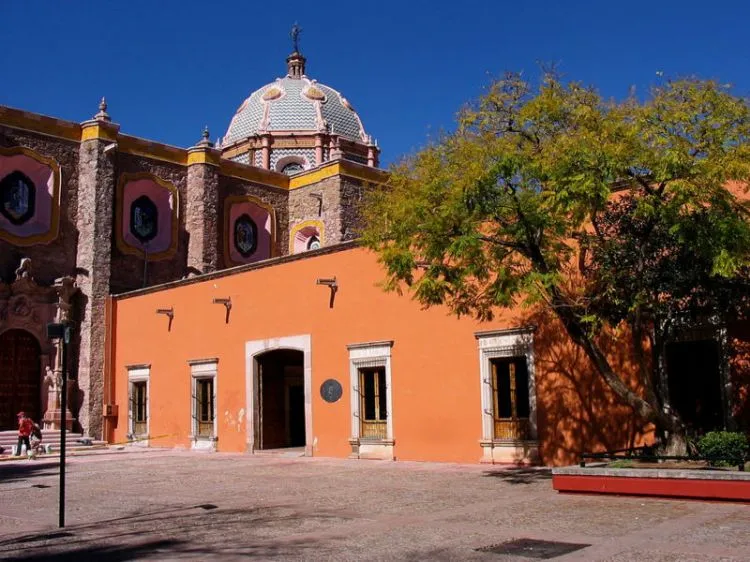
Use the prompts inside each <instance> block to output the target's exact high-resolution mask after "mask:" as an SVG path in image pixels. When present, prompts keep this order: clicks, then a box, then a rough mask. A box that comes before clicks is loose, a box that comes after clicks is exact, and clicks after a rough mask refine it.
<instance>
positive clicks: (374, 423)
mask: <svg viewBox="0 0 750 562" xmlns="http://www.w3.org/2000/svg"><path fill="white" fill-rule="evenodd" d="M392 347H393V341H391V340H384V341H373V342H366V343H353V344H349V345H347V349H348V350H349V375H350V379H349V381H350V384H351V389H352V393H351V424H352V425H351V428H352V433H351V439H349V442H350V443H351V444H352V446H353V447H354V450H355V454H356V455H359V454H360V452H361V451H359V450H358V447H359V445H360V442H361V441H364V442H367V446H368V447H370V448H371V447H373V446H381V447H386V448H388V447H390V453H388V451H386V453H387V454H392V448H393V443H394V441H393V439H394V438H393V415H392V414H393V403H392V378H391V376H392V375H391V348H392ZM370 451H372V449H370ZM381 454H382V453H381ZM386 456H387V455H386ZM358 458H361V457H358Z"/></svg>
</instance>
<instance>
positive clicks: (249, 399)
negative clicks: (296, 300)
mask: <svg viewBox="0 0 750 562" xmlns="http://www.w3.org/2000/svg"><path fill="white" fill-rule="evenodd" d="M283 349H291V350H294V351H301V352H302V357H303V358H302V373H303V379H304V387H305V456H307V457H311V456H312V454H313V424H312V347H311V337H310V334H304V335H299V336H285V337H280V338H272V339H265V340H251V341H247V342H245V395H246V406H245V417H246V422H245V443H246V450H247V452H248V453H255V448H256V447H255V446H256V443H257V441H258V432H259V431H260V424H261V420H260V408H259V405H260V399H261V398H260V396H259V393H258V377H259V376H260V369H259V364H258V357H259V356H261V355H263V354H264V353H267V352H269V351H277V350H283Z"/></svg>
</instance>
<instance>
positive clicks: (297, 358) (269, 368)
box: [257, 349, 305, 449]
mask: <svg viewBox="0 0 750 562" xmlns="http://www.w3.org/2000/svg"><path fill="white" fill-rule="evenodd" d="M257 361H258V397H259V400H258V408H259V412H258V414H259V416H258V417H259V420H258V421H259V427H258V435H257V448H258V449H282V448H286V447H304V446H305V378H304V355H303V353H302V352H301V351H295V350H291V349H280V350H275V351H269V352H267V353H264V354H263V355H261V356H260V357H258V358H257Z"/></svg>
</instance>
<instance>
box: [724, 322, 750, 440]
mask: <svg viewBox="0 0 750 562" xmlns="http://www.w3.org/2000/svg"><path fill="white" fill-rule="evenodd" d="M728 336H729V337H728V343H729V349H728V351H729V357H730V359H729V380H730V381H731V385H732V386H731V388H732V390H731V392H732V395H731V396H730V399H731V401H732V406H733V408H732V412H731V415H732V416H733V417H734V419H735V421H736V422H737V425H738V429H744V430H745V431H750V321H747V320H746V321H744V322H738V323H736V324H734V325H732V326H730V327H729V334H728Z"/></svg>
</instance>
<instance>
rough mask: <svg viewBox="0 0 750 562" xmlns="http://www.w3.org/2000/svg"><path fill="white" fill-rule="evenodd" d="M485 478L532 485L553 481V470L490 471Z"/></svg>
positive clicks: (511, 469)
mask: <svg viewBox="0 0 750 562" xmlns="http://www.w3.org/2000/svg"><path fill="white" fill-rule="evenodd" d="M484 476H490V477H492V478H498V479H500V480H503V481H505V482H507V483H508V484H531V483H533V482H540V481H542V480H551V479H552V470H550V469H549V468H501V469H499V470H489V471H487V472H485V473H484Z"/></svg>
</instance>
